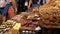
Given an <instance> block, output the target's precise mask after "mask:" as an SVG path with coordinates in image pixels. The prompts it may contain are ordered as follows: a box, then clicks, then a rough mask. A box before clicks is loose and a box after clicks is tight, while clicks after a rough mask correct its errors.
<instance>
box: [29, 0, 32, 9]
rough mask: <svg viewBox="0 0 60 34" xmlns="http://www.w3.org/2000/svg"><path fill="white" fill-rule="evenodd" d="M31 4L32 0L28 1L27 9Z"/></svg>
mask: <svg viewBox="0 0 60 34" xmlns="http://www.w3.org/2000/svg"><path fill="white" fill-rule="evenodd" d="M31 4H32V0H30V1H29V5H28V9H29V8H30V6H31Z"/></svg>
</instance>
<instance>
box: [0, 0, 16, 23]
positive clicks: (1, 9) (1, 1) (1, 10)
mask: <svg viewBox="0 0 60 34" xmlns="http://www.w3.org/2000/svg"><path fill="white" fill-rule="evenodd" d="M10 3H12V5H13V7H14V9H15V8H16V3H15V0H0V14H1V15H3V17H2V19H3V22H4V21H5V20H6V14H7V13H8V9H9V7H10V6H11V4H10Z"/></svg>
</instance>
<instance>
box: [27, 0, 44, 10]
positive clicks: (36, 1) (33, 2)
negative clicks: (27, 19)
mask: <svg viewBox="0 0 60 34" xmlns="http://www.w3.org/2000/svg"><path fill="white" fill-rule="evenodd" d="M40 5H43V0H29V5H28V9H29V8H30V7H36V6H40Z"/></svg>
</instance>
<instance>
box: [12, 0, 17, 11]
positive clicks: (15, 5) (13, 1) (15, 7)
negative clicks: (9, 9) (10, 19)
mask: <svg viewBox="0 0 60 34" xmlns="http://www.w3.org/2000/svg"><path fill="white" fill-rule="evenodd" d="M11 2H12V5H13V7H14V9H15V12H17V4H16V0H11Z"/></svg>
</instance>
